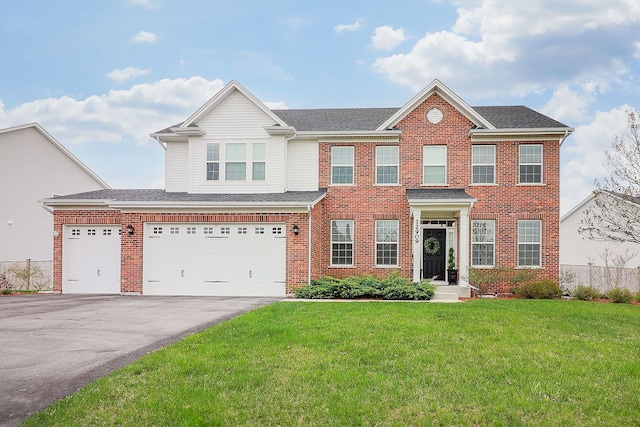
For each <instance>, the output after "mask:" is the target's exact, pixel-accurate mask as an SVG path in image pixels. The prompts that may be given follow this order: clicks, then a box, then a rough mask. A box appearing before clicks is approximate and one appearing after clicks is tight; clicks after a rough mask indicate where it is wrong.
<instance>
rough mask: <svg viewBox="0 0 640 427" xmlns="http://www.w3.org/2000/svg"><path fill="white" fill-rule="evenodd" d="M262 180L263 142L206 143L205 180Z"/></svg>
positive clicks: (263, 177)
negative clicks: (248, 174) (248, 175)
mask: <svg viewBox="0 0 640 427" xmlns="http://www.w3.org/2000/svg"><path fill="white" fill-rule="evenodd" d="M247 172H249V173H250V177H249V179H251V180H253V181H264V179H265V175H266V144H265V143H255V144H248V143H244V142H243V143H227V144H222V143H219V142H210V143H207V181H220V180H222V177H224V180H226V181H246V180H247Z"/></svg>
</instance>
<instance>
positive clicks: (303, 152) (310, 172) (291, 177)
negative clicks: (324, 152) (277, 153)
mask: <svg viewBox="0 0 640 427" xmlns="http://www.w3.org/2000/svg"><path fill="white" fill-rule="evenodd" d="M318 157H319V143H318V142H317V141H289V143H288V145H287V174H288V175H287V188H288V189H289V190H291V191H315V190H317V189H318V180H319V164H320V162H319V161H318Z"/></svg>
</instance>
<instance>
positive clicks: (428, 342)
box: [26, 300, 640, 426]
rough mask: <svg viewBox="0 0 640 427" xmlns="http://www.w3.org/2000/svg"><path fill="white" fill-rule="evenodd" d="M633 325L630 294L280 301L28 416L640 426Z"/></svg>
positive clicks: (124, 421)
mask: <svg viewBox="0 0 640 427" xmlns="http://www.w3.org/2000/svg"><path fill="white" fill-rule="evenodd" d="M639 331H640V307H636V306H632V305H619V304H601V303H590V302H578V301H572V302H568V301H537V300H514V301H500V300H480V301H469V302H467V303H465V304H424V303H402V302H394V303H378V302H372V303H353V302H351V303H338V302H336V303H326V302H318V303H298V302H281V303H277V304H274V305H271V306H268V307H265V308H262V309H259V310H256V311H253V312H251V313H248V314H246V315H243V316H241V317H239V318H236V319H233V320H231V321H228V322H225V323H223V324H221V325H218V326H215V327H213V328H211V329H209V330H207V331H204V332H202V333H199V334H196V335H192V336H190V337H188V338H186V339H185V340H183V341H180V342H178V343H176V344H174V345H171V346H169V347H167V348H165V349H162V350H159V351H157V352H155V353H152V354H150V355H148V356H146V357H144V358H143V359H141V360H139V361H138V362H136V363H133V364H132V365H130V366H128V367H125V368H123V369H121V370H119V371H117V372H115V373H113V374H111V375H109V376H107V377H105V378H103V379H100V380H98V381H96V382H94V383H92V384H90V385H88V386H86V387H84V388H83V389H81V390H80V391H79V392H78V393H76V394H75V395H73V396H70V397H68V398H65V399H63V400H61V401H59V402H57V403H55V404H53V405H52V406H50V407H49V408H48V409H46V410H45V411H43V412H41V413H39V414H36V415H35V416H34V417H32V418H30V419H29V420H27V422H26V425H28V426H48V425H58V426H90V425H108V426H112V425H118V426H125V425H130V426H198V425H234V426H235V425H244V426H256V425H268V426H271V425H283V426H296V425H300V426H314V425H316V426H318V425H319V426H338V425H348V426H368V425H390V426H391V425H393V426H411V425H442V426H452V425H464V426H469V425H476V426H485V425H499V426H520V425H522V426H528V425H536V426H537V425H542V426H556V425H557V426H596V425H597V426H607V425H608V426H630V425H639V424H640V334H639Z"/></svg>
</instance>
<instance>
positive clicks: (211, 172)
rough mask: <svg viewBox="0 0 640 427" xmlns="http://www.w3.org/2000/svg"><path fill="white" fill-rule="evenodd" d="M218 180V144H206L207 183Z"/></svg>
mask: <svg viewBox="0 0 640 427" xmlns="http://www.w3.org/2000/svg"><path fill="white" fill-rule="evenodd" d="M219 180H220V144H219V143H217V142H211V143H209V144H207V181H219Z"/></svg>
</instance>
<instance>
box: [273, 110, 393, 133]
mask: <svg viewBox="0 0 640 427" xmlns="http://www.w3.org/2000/svg"><path fill="white" fill-rule="evenodd" d="M272 111H273V112H274V113H275V114H276V115H277V116H278V117H280V118H281V119H282V120H283V121H284V122H285V123H286V124H288V125H289V126H293V127H295V128H296V130H298V131H303V132H307V131H321V132H340V131H371V130H376V129H377V128H378V126H380V125H381V124H382V123H384V121H385V120H387V119H388V118H389V117H391V116H392V115H393V114H394V113H395V112H396V111H398V108H331V109H317V110H272Z"/></svg>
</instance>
